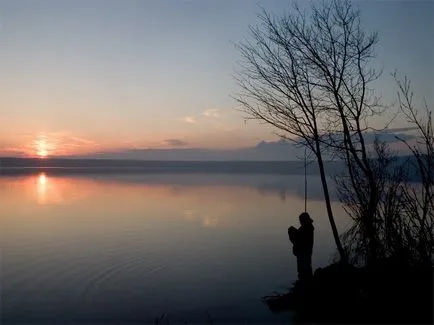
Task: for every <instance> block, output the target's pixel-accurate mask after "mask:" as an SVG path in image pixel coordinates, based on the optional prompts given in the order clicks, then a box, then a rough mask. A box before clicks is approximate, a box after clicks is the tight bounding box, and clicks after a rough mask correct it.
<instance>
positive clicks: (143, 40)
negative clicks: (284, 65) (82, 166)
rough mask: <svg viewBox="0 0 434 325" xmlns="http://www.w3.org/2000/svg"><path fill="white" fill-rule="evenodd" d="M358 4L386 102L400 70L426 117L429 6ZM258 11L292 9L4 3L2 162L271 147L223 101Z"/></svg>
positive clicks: (95, 0) (104, 0) (0, 1)
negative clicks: (374, 35) (373, 43)
mask: <svg viewBox="0 0 434 325" xmlns="http://www.w3.org/2000/svg"><path fill="white" fill-rule="evenodd" d="M355 4H356V5H357V6H359V8H360V9H361V14H362V21H363V23H364V24H365V26H366V29H367V30H373V31H378V32H379V36H380V42H379V45H378V49H377V53H378V56H377V61H378V64H379V66H380V67H381V68H382V69H383V71H384V72H383V76H382V78H381V79H380V80H379V81H378V85H377V88H378V89H379V90H380V91H381V93H382V95H383V97H384V99H385V100H386V101H393V99H394V94H395V92H396V87H395V84H394V82H393V79H392V77H391V76H390V74H391V73H392V72H393V71H394V70H395V69H397V70H398V71H399V72H400V73H402V74H406V75H407V76H408V77H409V78H410V79H411V80H412V85H413V89H414V91H415V98H416V99H417V100H419V101H420V102H421V100H422V99H423V98H424V97H425V98H426V100H427V102H428V104H429V105H432V103H433V102H434V100H433V94H432V93H433V90H434V62H433V60H434V59H433V58H434V1H430V0H427V1H392V0H390V1H355ZM301 5H302V6H306V5H307V2H306V1H305V2H302V3H301ZM261 7H263V8H265V9H266V10H267V11H269V12H271V13H275V14H282V13H283V12H285V11H288V10H289V9H290V7H291V1H288V0H279V1H278V0H266V1H265V0H264V1H253V0H252V1H250V0H237V1H230V0H222V1H217V0H214V1H211V0H188V1H187V0H176V1H175V0H172V1H169V0H162V1H151V0H116V1H114V0H74V1H72V0H68V1H67V0H60V1H59V0H0V49H1V50H0V71H1V77H0V156H56V155H79V154H84V153H91V152H106V151H111V150H115V149H116V150H118V149H125V150H128V149H143V148H208V149H234V148H242V147H249V146H254V145H255V144H257V143H258V142H260V141H262V140H266V141H272V140H277V138H276V136H275V135H274V134H273V130H272V129H271V128H270V127H267V126H265V125H263V124H259V123H257V122H254V121H248V122H247V123H246V121H245V119H244V116H243V114H242V113H240V112H239V111H237V110H236V107H237V103H236V102H235V100H234V99H233V98H232V97H231V95H234V94H235V93H236V92H237V91H238V88H237V85H236V82H235V80H234V78H233V74H234V72H235V71H236V69H237V64H238V61H239V59H240V55H239V52H238V50H237V49H236V46H235V44H236V43H238V42H239V41H241V40H243V39H245V38H248V37H249V33H248V27H249V25H255V24H256V23H257V22H258V19H257V14H258V13H259V12H260V10H261V9H260V8H261ZM431 107H432V106H431ZM386 118H387V117H384V120H382V119H377V120H376V121H374V124H375V123H376V124H377V125H378V126H381V125H382V124H384V122H385V120H386ZM394 126H396V127H405V126H406V123H405V121H402V120H398V121H395V124H394Z"/></svg>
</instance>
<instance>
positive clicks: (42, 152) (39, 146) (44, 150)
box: [35, 136, 48, 158]
mask: <svg viewBox="0 0 434 325" xmlns="http://www.w3.org/2000/svg"><path fill="white" fill-rule="evenodd" d="M35 149H36V155H37V156H38V157H39V158H46V157H47V156H48V143H47V138H46V137H45V136H40V137H38V138H37V139H36V141H35Z"/></svg>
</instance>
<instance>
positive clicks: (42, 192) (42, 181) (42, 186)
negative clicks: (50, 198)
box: [36, 173, 49, 204]
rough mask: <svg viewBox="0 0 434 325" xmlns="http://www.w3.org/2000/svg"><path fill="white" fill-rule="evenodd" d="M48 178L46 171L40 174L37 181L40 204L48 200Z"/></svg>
mask: <svg viewBox="0 0 434 325" xmlns="http://www.w3.org/2000/svg"><path fill="white" fill-rule="evenodd" d="M48 186H49V183H48V178H47V176H46V175H45V173H40V174H39V175H38V180H37V183H36V195H37V201H38V203H39V204H45V203H46V201H47V191H48Z"/></svg>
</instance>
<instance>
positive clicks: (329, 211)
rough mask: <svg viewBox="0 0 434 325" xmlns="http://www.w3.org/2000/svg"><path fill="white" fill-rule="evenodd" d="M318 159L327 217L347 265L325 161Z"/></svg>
mask: <svg viewBox="0 0 434 325" xmlns="http://www.w3.org/2000/svg"><path fill="white" fill-rule="evenodd" d="M318 147H319V145H318ZM318 152H320V151H319V150H318ZM317 159H318V168H319V172H320V175H321V183H322V188H323V192H324V199H325V202H326V208H327V215H328V218H329V221H330V226H331V227H332V232H333V238H334V239H335V243H336V247H337V249H338V252H339V256H340V258H341V262H343V263H347V262H348V259H347V255H346V254H345V251H344V248H343V246H342V243H341V240H340V238H339V233H338V229H337V227H336V223H335V218H334V216H333V211H332V206H331V202H330V194H329V189H328V185H327V179H326V175H325V170H324V163H323V160H322V157H321V153H320V154H319V155H317Z"/></svg>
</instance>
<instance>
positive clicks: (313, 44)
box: [235, 0, 381, 260]
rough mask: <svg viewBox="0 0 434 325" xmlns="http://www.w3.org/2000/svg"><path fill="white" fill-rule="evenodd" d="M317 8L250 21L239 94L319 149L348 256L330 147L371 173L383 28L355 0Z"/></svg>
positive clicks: (290, 135) (287, 133)
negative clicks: (370, 121)
mask: <svg viewBox="0 0 434 325" xmlns="http://www.w3.org/2000/svg"><path fill="white" fill-rule="evenodd" d="M311 9H312V10H311V12H310V14H307V13H306V12H304V11H302V10H300V9H299V8H298V7H297V5H294V10H293V11H292V12H290V13H289V14H286V15H283V16H281V17H275V16H272V15H270V14H268V13H267V12H265V11H263V13H262V14H261V15H260V16H259V18H260V20H261V24H260V25H259V26H258V27H254V28H251V35H252V38H253V40H252V41H245V42H243V43H241V44H240V45H239V49H240V52H241V56H242V59H243V60H242V63H241V71H240V72H239V73H238V76H237V81H238V84H239V86H240V88H241V91H240V93H239V94H237V95H236V96H235V98H236V99H237V101H238V102H239V103H240V104H241V107H242V110H243V111H244V112H245V113H247V115H248V117H249V118H253V119H256V120H260V121H262V122H265V123H267V124H270V125H272V126H274V127H275V128H276V129H277V130H278V135H279V136H281V137H282V138H284V139H288V140H290V141H293V142H295V143H297V144H300V145H303V146H306V147H307V148H308V149H309V150H310V151H311V152H312V153H313V154H314V156H315V157H316V160H317V163H318V167H319V172H320V176H321V182H322V186H323V192H324V198H325V203H326V208H327V214H328V218H329V221H330V225H331V228H332V231H333V235H334V239H335V242H336V245H337V248H338V251H339V254H340V257H341V259H342V260H346V256H345V252H344V249H343V247H342V244H341V242H340V239H339V234H338V231H337V227H336V224H335V221H334V217H333V211H332V207H331V203H330V195H329V187H328V182H327V176H326V170H325V166H324V157H325V156H324V152H325V150H331V151H330V152H331V153H332V154H333V153H335V154H340V155H343V157H344V158H345V159H346V161H347V164H355V165H356V166H358V169H360V170H362V172H363V173H365V174H368V175H369V174H372V171H371V170H370V167H369V164H368V157H367V154H366V151H367V149H366V145H365V142H364V138H363V132H364V131H365V130H366V129H367V128H368V125H367V123H366V120H367V118H368V117H369V116H372V115H374V114H379V113H381V111H380V110H378V102H377V100H376V98H375V97H373V96H372V94H371V90H370V88H369V85H370V83H372V82H373V81H374V80H376V79H377V78H378V75H379V74H378V73H377V72H376V71H375V70H374V69H372V68H371V67H370V63H371V60H372V59H373V58H374V48H375V45H376V42H377V35H376V34H375V33H372V34H366V33H365V32H364V31H363V28H362V25H361V22H360V13H359V11H357V10H356V9H355V8H354V7H353V6H352V4H351V3H350V2H349V1H346V0H342V1H340V0H335V1H331V2H322V3H320V4H319V5H313V6H312V8H311ZM351 166H352V165H350V168H351ZM372 177H373V176H372ZM371 183H372V182H371ZM371 185H372V186H371V187H373V186H374V184H373V183H372V184H371ZM374 199H375V195H374V194H373V195H372V199H371V201H375V200H374ZM371 205H372V206H374V204H371ZM371 210H372V209H371ZM371 210H370V211H371ZM365 219H367V217H365ZM371 232H372V231H371Z"/></svg>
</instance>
